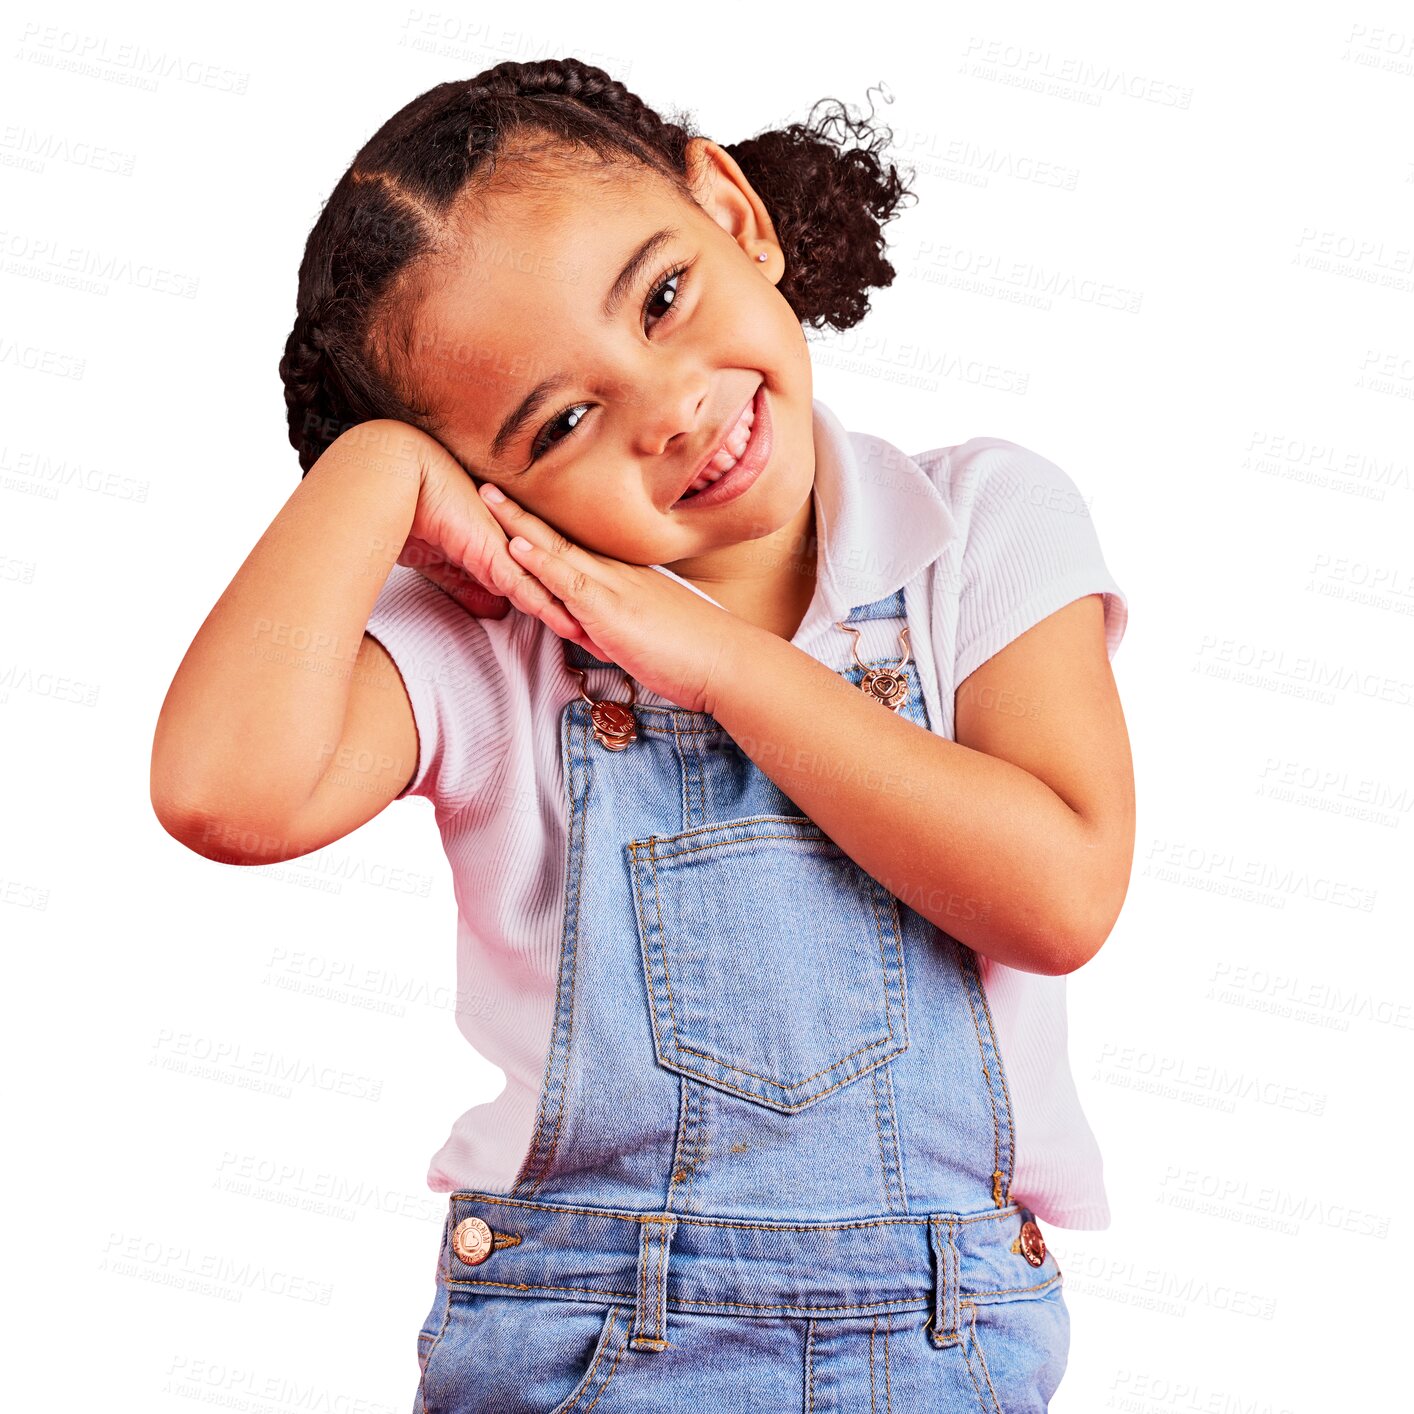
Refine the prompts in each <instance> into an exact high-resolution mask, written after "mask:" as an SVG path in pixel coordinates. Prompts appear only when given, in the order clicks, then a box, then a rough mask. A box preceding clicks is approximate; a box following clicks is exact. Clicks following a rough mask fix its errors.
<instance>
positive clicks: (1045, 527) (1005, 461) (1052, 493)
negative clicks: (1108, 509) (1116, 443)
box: [952, 437, 1129, 684]
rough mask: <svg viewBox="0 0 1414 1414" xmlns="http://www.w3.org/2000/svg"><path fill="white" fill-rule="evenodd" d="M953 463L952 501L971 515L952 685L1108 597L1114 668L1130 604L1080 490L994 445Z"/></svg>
mask: <svg viewBox="0 0 1414 1414" xmlns="http://www.w3.org/2000/svg"><path fill="white" fill-rule="evenodd" d="M953 460H954V465H953V468H952V484H953V491H954V497H955V500H957V501H958V502H960V503H961V504H962V505H964V506H965V507H966V508H967V510H966V524H967V531H966V540H965V542H964V545H963V551H962V576H961V588H960V603H959V607H958V626H957V655H956V660H955V668H954V677H953V681H954V682H955V683H959V684H960V683H961V682H962V681H963V680H964V679H965V678H966V677H967V676H968V675H969V674H970V673H972V672H974V671H976V669H977V668H979V667H981V665H982V664H983V663H985V662H986V661H987V659H988V658H990V657H992V656H993V655H994V654H996V653H999V652H1000V651H1001V650H1002V649H1003V648H1005V647H1006V646H1007V644H1008V643H1010V642H1012V640H1013V639H1015V638H1018V637H1020V635H1021V634H1023V633H1025V632H1026V630H1027V629H1029V628H1032V627H1033V626H1034V625H1036V624H1038V623H1040V622H1041V620H1042V619H1044V618H1046V617H1047V616H1048V615H1050V614H1053V613H1054V612H1055V611H1056V610H1057V609H1061V608H1064V607H1065V605H1067V604H1069V603H1071V602H1072V601H1073V600H1075V599H1080V598H1082V597H1084V596H1085V595H1087V594H1097V593H1098V594H1102V595H1104V613H1105V646H1106V651H1107V653H1108V655H1109V657H1110V658H1111V659H1113V657H1114V655H1115V652H1116V650H1117V649H1118V648H1119V645H1120V640H1121V639H1123V637H1124V631H1125V628H1126V626H1127V624H1128V621H1129V604H1128V600H1127V599H1126V596H1125V593H1124V591H1123V590H1122V589H1121V588H1120V587H1119V585H1118V584H1117V583H1116V582H1115V580H1114V578H1113V576H1112V575H1111V574H1110V571H1109V568H1108V566H1107V565H1106V564H1105V560H1104V556H1103V555H1102V553H1101V551H1100V539H1099V536H1098V534H1097V533H1096V530H1095V523H1094V521H1093V520H1092V519H1091V516H1090V507H1089V506H1088V505H1087V504H1086V501H1085V498H1084V496H1082V495H1081V493H1080V490H1079V488H1078V487H1077V486H1076V484H1075V482H1074V481H1072V480H1071V478H1070V477H1069V476H1068V475H1067V474H1066V473H1065V472H1064V471H1062V470H1061V468H1060V467H1058V466H1057V465H1056V464H1055V463H1054V462H1051V461H1047V460H1046V458H1045V457H1043V456H1041V455H1039V454H1038V453H1036V452H1033V451H1030V450H1028V449H1027V448H1026V447H1022V446H1019V445H1017V444H1016V443H1015V442H1008V441H1005V440H1003V439H1001V438H996V437H986V438H983V437H976V438H973V439H972V441H970V442H966V443H963V444H962V446H960V447H957V448H955V449H954V451H953Z"/></svg>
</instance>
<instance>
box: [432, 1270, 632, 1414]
mask: <svg viewBox="0 0 1414 1414" xmlns="http://www.w3.org/2000/svg"><path fill="white" fill-rule="evenodd" d="M632 1322H633V1307H632V1305H628V1306H625V1305H623V1304H618V1305H607V1306H604V1305H595V1304H591V1303H585V1302H580V1301H558V1300H555V1299H553V1298H548V1297H532V1296H507V1295H500V1294H496V1295H492V1294H488V1293H485V1292H480V1291H467V1290H465V1289H463V1288H459V1287H454V1288H453V1289H452V1292H451V1304H450V1308H449V1310H448V1312H447V1320H446V1323H445V1325H444V1327H443V1330H442V1332H441V1334H440V1335H439V1336H437V1337H435V1338H434V1340H433V1342H432V1344H431V1346H430V1348H429V1351H428V1354H427V1356H426V1357H425V1359H424V1365H423V1371H422V1382H421V1385H420V1386H419V1391H420V1400H419V1403H418V1405H417V1408H418V1410H419V1414H424V1412H425V1414H474V1411H475V1414H482V1411H486V1410H495V1411H496V1414H545V1411H547V1410H548V1411H550V1414H580V1411H582V1410H586V1409H588V1408H589V1407H590V1406H592V1405H593V1406H598V1407H602V1405H599V1400H600V1398H601V1397H602V1396H603V1395H604V1393H605V1391H606V1390H607V1389H608V1386H609V1382H610V1381H611V1380H612V1379H613V1378H614V1376H615V1375H616V1374H618V1375H622V1373H623V1368H624V1364H625V1357H626V1356H627V1354H628V1338H629V1328H630V1326H631V1325H632Z"/></svg>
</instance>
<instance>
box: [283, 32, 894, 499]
mask: <svg viewBox="0 0 1414 1414" xmlns="http://www.w3.org/2000/svg"><path fill="white" fill-rule="evenodd" d="M817 106H818V105H817ZM840 107H841V113H840V114H837V115H833V116H831V117H828V118H826V119H825V120H824V121H822V122H821V123H819V124H818V125H807V124H800V123H793V124H791V125H790V126H789V127H788V128H785V129H782V130H778V131H770V132H764V133H760V134H758V135H757V136H755V137H754V138H751V139H748V140H746V141H744V142H740V143H737V144H734V145H731V146H727V147H726V148H725V150H726V151H728V152H730V153H731V155H732V156H733V158H734V159H735V160H736V162H737V163H738V165H739V166H740V167H741V169H742V172H743V173H744V174H745V175H746V177H747V178H748V180H749V181H750V182H751V184H752V186H753V188H755V190H756V191H757V193H758V194H759V195H760V197H761V200H762V202H763V203H764V205H765V207H766V209H767V212H768V213H769V215H770V217H771V220H772V223H773V225H774V226H775V230H776V235H777V238H778V240H779V241H780V244H781V248H782V250H783V252H784V254H785V274H784V275H783V277H782V279H781V283H780V285H779V289H780V292H781V295H782V296H783V297H784V298H785V300H786V301H787V303H788V304H789V305H790V307H791V309H792V311H793V312H794V313H795V314H796V315H797V316H798V317H799V319H800V321H801V323H802V324H813V325H820V324H828V325H831V326H832V327H834V328H837V329H847V328H849V327H851V326H852V325H854V324H856V323H858V322H859V320H860V319H862V318H863V317H864V315H865V314H866V313H867V312H868V308H869V301H868V290H869V288H871V287H874V286H883V285H888V284H890V283H892V280H893V276H894V269H893V266H892V265H890V264H889V262H888V261H887V260H886V259H885V258H884V254H883V252H884V240H883V237H882V234H881V227H882V224H883V223H884V222H885V221H888V220H890V219H891V218H892V216H893V214H894V212H895V208H896V207H897V206H898V204H899V201H900V199H901V198H902V197H903V196H904V195H905V194H906V189H905V186H904V183H903V182H902V181H901V180H900V178H899V176H898V173H897V171H896V170H895V169H894V168H893V167H892V166H887V168H886V167H885V164H884V163H883V162H882V161H881V159H880V157H879V155H878V148H880V147H881V146H882V142H883V139H882V138H881V139H880V140H879V141H877V142H872V143H868V144H866V145H864V146H862V147H857V148H855V149H853V150H844V148H843V145H842V143H841V142H840V140H839V139H837V138H835V137H833V136H831V135H830V134H829V132H828V125H829V124H830V123H832V122H843V124H844V125H845V126H847V127H848V128H849V129H850V130H851V132H852V133H853V134H854V135H855V136H858V135H860V134H861V133H868V132H869V126H868V121H867V119H861V120H859V121H857V122H855V121H852V120H850V119H849V118H848V117H847V115H844V110H843V105H840ZM813 111H814V110H812V113H813ZM885 131H886V132H887V130H885ZM698 136H701V134H699V133H697V132H696V130H695V127H694V125H693V122H692V117H691V114H689V113H687V112H685V111H671V112H669V113H668V115H667V116H666V117H665V116H663V115H660V114H659V113H657V112H655V111H654V110H653V109H652V108H650V107H649V106H648V105H647V104H646V103H644V102H643V100H642V99H641V98H639V97H638V96H637V95H636V94H634V93H632V92H630V91H629V89H627V88H626V87H625V86H624V85H623V84H622V83H620V82H619V80H617V79H615V78H614V77H613V76H612V75H610V74H608V73H607V72H605V70H603V69H601V68H598V67H596V66H595V65H593V64H588V63H585V62H584V61H582V60H580V59H575V58H563V59H544V60H537V61H534V62H531V63H521V62H518V61H514V60H507V61H506V62H504V63H500V64H496V65H495V66H493V67H492V68H489V69H487V70H485V71H484V72H483V73H481V74H478V75H477V76H476V77H475V78H473V79H472V80H471V81H470V82H467V81H465V80H461V81H453V82H448V83H442V84H438V85H436V86H435V87H433V88H431V89H428V90H427V92H426V93H423V94H421V95H420V96H419V97H417V98H415V99H413V100H412V101H411V102H410V103H408V104H406V105H405V106H404V107H403V108H402V109H400V110H399V111H398V112H397V113H395V114H394V115H393V116H392V117H391V118H389V119H388V121H387V122H386V123H384V124H383V126H382V127H381V128H379V130H378V131H377V132H376V133H375V134H374V135H373V136H372V137H371V138H370V139H369V140H368V142H366V143H365V144H364V146H363V147H362V149H360V151H359V152H358V154H357V156H356V157H355V158H354V161H353V163H352V165H351V166H350V167H349V169H348V171H346V172H345V173H344V175H343V176H342V177H341V178H340V179H339V181H338V183H337V184H336V186H335V188H334V190H333V192H332V193H331V194H330V197H329V200H328V201H327V202H326V203H325V205H324V208H323V209H322V210H321V212H320V213H319V217H318V219H317V220H316V222H315V224H314V228H313V230H312V231H311V232H310V235H309V239H308V241H307V242H306V245H305V251H304V257H303V259H302V261H301V263H300V270H299V284H298V289H297V291H296V299H295V311H296V312H295V320H294V326H293V328H292V329H291V331H290V334H289V337H288V338H287V340H286V342H285V350H284V356H283V357H282V359H281V360H280V377H281V380H282V382H283V384H284V389H285V407H286V418H287V422H288V428H289V437H290V442H291V444H292V445H293V446H294V447H295V448H296V449H297V451H298V452H299V461H300V466H301V468H302V470H303V471H305V472H307V471H308V470H309V469H310V467H312V466H313V465H314V463H315V461H316V460H318V458H319V456H320V455H321V454H322V453H323V452H324V451H325V450H326V449H327V448H328V447H329V445H330V444H331V443H332V442H333V441H335V440H336V439H337V438H338V437H339V435H340V434H341V433H342V432H344V431H345V430H346V429H347V428H348V427H351V426H354V425H356V424H358V423H360V422H365V421H368V420H370V419H373V418H393V419H396V420H398V421H402V422H408V423H411V424H412V425H414V426H417V427H421V428H422V429H424V430H425V431H428V432H430V433H433V434H434V435H435V433H436V431H437V426H436V422H435V418H434V415H433V413H432V412H431V410H430V409H428V408H426V407H425V406H421V405H420V404H419V402H418V398H417V392H416V390H417V387H418V378H417V372H418V367H417V359H416V357H415V353H416V350H415V348H414V344H413V338H414V333H415V328H414V320H415V315H416V312H417V303H418V300H417V296H418V294H419V277H420V275H421V274H422V269H423V267H424V266H426V265H428V264H430V263H432V262H434V261H436V260H438V259H442V258H447V257H449V256H451V255H453V254H454V253H455V250H456V247H457V242H458V241H459V240H460V238H461V234H462V231H463V229H464V227H463V226H462V225H461V224H460V223H459V219H458V217H459V215H460V214H461V213H460V212H459V204H460V203H462V202H464V201H466V200H467V199H468V198H469V197H471V196H472V195H474V194H476V193H479V192H483V191H485V190H487V189H489V185H490V183H491V181H492V179H493V177H499V180H500V182H501V183H503V184H506V185H508V186H511V187H518V188H533V186H534V184H535V183H536V182H537V181H540V180H542V179H543V172H542V171H541V170H539V169H538V168H537V164H536V163H535V162H534V161H533V160H522V158H524V157H528V156H533V155H534V153H535V151H536V148H535V143H536V141H537V139H539V140H543V139H545V138H548V147H547V149H546V150H548V151H551V152H553V153H555V154H556V155H558V154H561V153H563V154H568V153H570V152H571V151H573V150H575V149H582V150H588V151H590V152H592V153H593V154H594V155H595V156H596V157H597V158H598V159H599V160H600V161H601V162H602V163H604V164H621V163H623V162H624V161H625V160H627V161H631V162H637V163H639V164H640V165H642V166H645V167H647V168H650V169H651V170H653V171H654V172H656V173H658V174H659V175H660V176H662V177H663V178H665V179H666V180H668V181H669V182H670V183H672V184H673V185H674V186H675V187H676V189H677V190H678V191H679V192H680V193H681V194H682V195H683V197H684V198H685V199H687V200H692V199H693V197H692V191H691V188H690V186H689V184H688V179H687V170H686V169H687V150H688V143H689V141H690V140H691V139H692V138H694V137H698ZM512 139H515V141H514V143H513V142H512ZM506 156H510V157H512V158H513V159H514V160H508V161H504V162H502V163H501V164H500V168H501V170H500V171H499V173H498V158H500V157H506Z"/></svg>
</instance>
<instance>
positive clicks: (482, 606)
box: [396, 422, 597, 656]
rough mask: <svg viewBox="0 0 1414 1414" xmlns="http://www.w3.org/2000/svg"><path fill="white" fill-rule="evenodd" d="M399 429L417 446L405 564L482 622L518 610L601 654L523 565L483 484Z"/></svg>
mask: <svg viewBox="0 0 1414 1414" xmlns="http://www.w3.org/2000/svg"><path fill="white" fill-rule="evenodd" d="M396 429H397V433H398V438H399V441H400V443H402V441H403V440H404V439H406V440H407V441H409V442H410V443H411V446H412V449H413V452H414V454H415V457H416V466H417V470H418V476H419V488H418V495H417V509H416V511H415V512H414V514H413V519H412V526H411V528H410V529H409V531H408V537H407V541H406V543H405V544H404V545H403V548H402V553H401V554H399V556H398V560H397V562H398V564H400V565H406V566H407V567H408V568H409V569H415V570H417V572H418V573H419V574H422V575H425V576H426V577H427V578H428V579H430V580H431V581H432V582H433V583H434V584H437V585H440V586H441V587H442V588H443V589H445V590H446V591H447V593H448V594H450V595H451V596H452V598H454V599H455V600H456V601H457V602H458V603H459V604H460V605H461V606H462V607H463V608H464V609H466V610H467V611H468V613H472V614H475V615H477V616H478V617H479V618H489V619H500V618H504V617H505V616H506V614H507V612H508V611H509V610H510V607H511V605H512V604H514V605H515V606H516V608H518V609H520V610H521V611H522V612H524V613H527V614H530V615H532V616H533V617H534V618H537V619H540V620H542V621H543V622H544V623H545V624H546V625H548V627H550V628H551V629H553V630H554V632H556V633H557V634H559V635H560V637H561V638H567V639H570V640H571V641H572V642H575V643H578V644H579V645H580V646H581V647H583V648H587V649H588V650H589V651H590V652H595V651H596V650H595V649H594V647H593V644H592V642H591V640H590V639H589V637H588V636H587V635H586V634H585V632H584V630H583V629H582V628H581V627H580V625H579V622H578V620H577V619H575V618H574V617H573V615H571V614H570V613H569V611H568V610H567V609H566V608H565V606H564V605H563V604H562V603H561V602H560V601H559V600H558V599H556V598H555V597H554V596H553V595H552V594H551V593H550V591H549V590H548V589H546V588H545V586H544V585H543V584H541V583H540V581H539V580H538V579H536V578H535V576H534V575H532V574H527V573H526V571H525V570H523V569H522V568H521V567H520V565H518V564H517V563H516V561H515V558H514V556H512V554H511V552H510V549H509V542H508V541H507V538H506V533H505V531H503V530H502V529H501V527H500V526H499V525H498V524H497V523H496V518H495V517H494V516H493V515H492V514H491V512H490V511H489V510H488V509H487V507H486V503H485V502H484V501H483V500H482V499H481V496H480V493H479V491H478V489H477V488H478V486H479V485H480V483H479V482H478V481H477V480H476V478H475V477H473V476H470V475H469V474H468V473H467V472H465V471H464V470H463V469H462V466H461V464H460V463H459V462H458V461H457V459H456V458H455V457H453V456H452V454H451V453H450V452H449V451H448V450H447V449H446V448H445V447H444V446H443V445H442V444H441V443H440V442H439V441H438V440H437V439H436V438H435V437H433V436H431V435H430V434H429V433H426V432H423V431H422V430H421V429H420V428H417V427H413V426H411V425H410V424H408V423H402V422H399V423H397V424H396ZM596 656H597V653H596Z"/></svg>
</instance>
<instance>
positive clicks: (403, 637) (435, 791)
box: [367, 565, 511, 813]
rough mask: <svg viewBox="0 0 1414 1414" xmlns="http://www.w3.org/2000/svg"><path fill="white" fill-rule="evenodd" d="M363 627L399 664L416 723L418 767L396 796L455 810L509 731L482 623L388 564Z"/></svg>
mask: <svg viewBox="0 0 1414 1414" xmlns="http://www.w3.org/2000/svg"><path fill="white" fill-rule="evenodd" d="M367 632H368V634H369V635H370V636H371V637H373V638H376V639H377V640H378V642H379V643H381V644H382V645H383V647H384V648H385V649H386V650H387V652H388V656H389V657H390V658H392V660H393V663H394V665H395V666H396V667H397V670H398V673H399V674H400V675H401V677H402V680H403V686H404V687H405V688H406V689H407V695H408V701H409V702H410V703H411V704H412V715H413V721H414V723H415V724H416V727H417V740H418V749H417V767H416V770H415V771H414V772H413V775H412V778H411V779H410V780H409V781H408V783H407V785H406V786H405V787H404V788H403V790H402V791H401V792H399V794H398V796H397V799H399V800H401V799H402V798H403V797H404V796H408V795H420V796H423V797H424V798H425V799H427V800H430V801H432V803H433V804H434V805H435V806H436V807H437V810H438V812H439V813H444V812H445V813H451V812H455V811H457V810H460V809H461V808H462V807H463V806H464V805H466V804H468V803H469V802H470V801H471V800H472V799H474V798H475V796H476V793H477V790H478V788H479V786H480V784H481V782H482V781H484V780H485V779H486V778H487V775H488V773H489V772H490V771H493V770H495V769H497V768H498V765H499V763H500V761H501V759H502V758H503V756H504V754H505V750H506V745H507V742H508V740H509V736H510V725H511V723H510V701H509V695H510V694H509V692H508V690H507V686H506V680H505V674H504V672H503V670H502V667H501V664H500V662H499V661H498V659H497V656H496V653H495V650H494V648H493V645H492V643H491V639H490V636H489V635H488V633H487V631H486V626H485V625H484V624H483V623H482V621H481V620H480V619H479V618H477V616H476V615H475V614H472V613H470V612H469V611H468V610H466V609H464V608H462V606H461V605H460V604H459V603H457V601H456V600H455V599H453V598H452V596H451V595H450V594H448V593H447V592H446V591H445V590H443V589H441V588H440V587H439V586H437V585H436V584H434V583H433V582H432V581H431V580H430V579H428V578H427V577H426V576H425V575H422V574H419V573H418V572H417V571H416V570H414V569H410V568H409V567H408V566H406V565H394V566H393V568H392V569H391V570H390V571H389V574H388V579H387V582H386V583H385V584H384V586H383V588H382V590H381V591H380V592H379V595H378V598H377V599H376V600H375V601H374V604H373V609H372V611H371V612H370V614H369V616H368V625H367Z"/></svg>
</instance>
